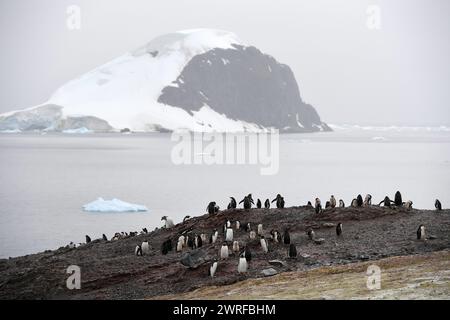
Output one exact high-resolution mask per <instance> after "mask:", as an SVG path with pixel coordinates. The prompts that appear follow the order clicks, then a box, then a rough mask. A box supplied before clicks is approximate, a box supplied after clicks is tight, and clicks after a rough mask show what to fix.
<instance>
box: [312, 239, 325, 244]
mask: <svg viewBox="0 0 450 320" xmlns="http://www.w3.org/2000/svg"><path fill="white" fill-rule="evenodd" d="M324 242H325V239H324V238H319V239H314V243H315V244H322V243H324Z"/></svg>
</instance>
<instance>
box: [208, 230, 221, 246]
mask: <svg viewBox="0 0 450 320" xmlns="http://www.w3.org/2000/svg"><path fill="white" fill-rule="evenodd" d="M218 237H219V232H218V231H217V229H214V231H213V233H212V234H211V236H210V237H209V243H216V241H217V238H218Z"/></svg>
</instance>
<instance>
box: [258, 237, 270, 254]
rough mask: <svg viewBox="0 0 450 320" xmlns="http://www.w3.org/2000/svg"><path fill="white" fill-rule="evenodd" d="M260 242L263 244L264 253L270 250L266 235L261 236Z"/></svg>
mask: <svg viewBox="0 0 450 320" xmlns="http://www.w3.org/2000/svg"><path fill="white" fill-rule="evenodd" d="M259 243H260V244H261V248H262V250H263V252H264V253H267V252H269V248H268V247H267V241H266V239H264V236H261V239H260V240H259Z"/></svg>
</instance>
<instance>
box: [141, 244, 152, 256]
mask: <svg viewBox="0 0 450 320" xmlns="http://www.w3.org/2000/svg"><path fill="white" fill-rule="evenodd" d="M141 248H142V255H144V254H150V245H149V244H148V241H144V242H142V245H141Z"/></svg>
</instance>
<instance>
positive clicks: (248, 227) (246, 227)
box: [244, 222, 252, 232]
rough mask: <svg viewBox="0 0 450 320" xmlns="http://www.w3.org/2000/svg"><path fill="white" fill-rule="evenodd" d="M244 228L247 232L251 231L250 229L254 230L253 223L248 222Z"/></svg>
mask: <svg viewBox="0 0 450 320" xmlns="http://www.w3.org/2000/svg"><path fill="white" fill-rule="evenodd" d="M244 230H245V232H249V231H251V230H252V228H251V225H250V222H248V223H247V224H246V225H245V227H244Z"/></svg>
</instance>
